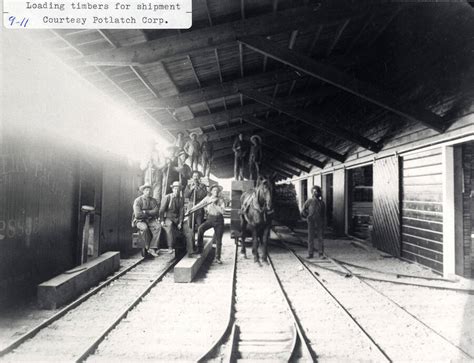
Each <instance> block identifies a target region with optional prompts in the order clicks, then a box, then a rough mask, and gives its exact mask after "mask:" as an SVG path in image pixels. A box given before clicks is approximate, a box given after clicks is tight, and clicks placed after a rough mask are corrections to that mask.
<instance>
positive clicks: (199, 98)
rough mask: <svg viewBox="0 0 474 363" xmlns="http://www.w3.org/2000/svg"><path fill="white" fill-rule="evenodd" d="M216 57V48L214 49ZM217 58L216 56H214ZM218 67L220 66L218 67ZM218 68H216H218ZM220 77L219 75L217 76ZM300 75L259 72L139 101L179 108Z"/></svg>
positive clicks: (155, 105) (280, 72)
mask: <svg viewBox="0 0 474 363" xmlns="http://www.w3.org/2000/svg"><path fill="white" fill-rule="evenodd" d="M216 57H217V50H216ZM216 60H217V58H216ZM219 68H220V67H219ZM219 68H218V69H219ZM219 78H221V75H220V76H219ZM300 78H301V76H299V75H298V74H296V72H294V71H283V72H282V71H281V70H280V71H274V72H266V73H261V74H259V75H255V76H248V77H244V78H240V79H235V80H233V81H228V82H223V83H220V82H216V83H215V84H214V85H210V86H207V87H202V88H198V89H194V90H191V91H186V92H181V93H179V94H177V95H176V96H169V97H162V98H160V99H159V100H150V101H147V102H141V103H140V105H141V106H142V107H144V108H155V109H168V108H179V107H184V106H189V105H193V104H196V103H201V102H205V101H212V100H215V99H217V98H222V97H226V96H231V95H235V94H237V91H238V88H239V87H249V86H252V87H264V86H267V85H271V84H274V83H275V82H276V83H283V82H287V81H293V80H296V79H300Z"/></svg>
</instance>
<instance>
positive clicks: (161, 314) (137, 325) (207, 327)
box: [88, 233, 235, 362]
mask: <svg viewBox="0 0 474 363" xmlns="http://www.w3.org/2000/svg"><path fill="white" fill-rule="evenodd" d="M234 256H235V247H234V243H233V240H230V238H229V235H228V234H227V233H226V234H225V235H224V238H223V249H222V262H223V264H222V265H217V264H215V263H212V264H211V260H208V262H207V263H206V264H205V265H204V266H203V267H202V268H201V271H200V272H199V273H198V275H197V276H196V278H195V280H194V281H193V282H192V283H175V282H174V280H173V274H172V273H169V274H167V275H166V276H165V277H164V278H163V280H162V281H161V282H160V283H158V284H157V285H156V286H155V287H154V288H153V289H152V290H151V291H150V292H149V294H148V295H146V296H145V298H144V299H143V301H142V302H141V303H140V304H139V305H138V306H137V307H136V308H135V309H134V310H132V311H131V312H130V313H129V314H128V316H127V317H126V319H124V320H123V321H122V322H121V323H120V324H119V325H118V326H117V327H116V328H115V329H114V330H112V331H111V332H110V333H109V335H108V336H107V337H106V339H105V340H104V341H103V342H102V343H101V344H100V345H99V347H98V349H97V350H96V352H95V353H94V355H92V356H90V357H89V359H88V361H92V362H95V361H106V362H109V361H127V362H130V361H143V360H149V361H173V362H175V361H195V360H196V359H197V358H198V357H200V356H201V355H202V354H204V353H205V352H206V351H207V350H208V349H209V348H210V346H211V344H212V342H213V341H214V340H215V339H217V338H218V337H219V336H220V335H221V334H222V332H223V330H224V328H225V327H226V324H227V318H228V315H229V301H230V300H229V299H230V295H229V294H230V282H231V281H232V268H233V261H234Z"/></svg>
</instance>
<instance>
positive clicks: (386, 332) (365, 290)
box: [272, 233, 473, 361]
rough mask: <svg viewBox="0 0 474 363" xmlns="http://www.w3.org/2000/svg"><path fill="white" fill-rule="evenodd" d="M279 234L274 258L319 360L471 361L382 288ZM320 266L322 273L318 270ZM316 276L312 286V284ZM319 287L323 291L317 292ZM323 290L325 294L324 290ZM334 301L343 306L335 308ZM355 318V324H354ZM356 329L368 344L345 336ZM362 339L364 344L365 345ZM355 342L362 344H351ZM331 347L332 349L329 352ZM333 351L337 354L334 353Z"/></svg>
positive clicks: (465, 353) (469, 356)
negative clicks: (310, 255)
mask: <svg viewBox="0 0 474 363" xmlns="http://www.w3.org/2000/svg"><path fill="white" fill-rule="evenodd" d="M277 235H278V237H279V238H280V241H281V242H282V245H281V246H280V247H281V248H280V249H279V252H280V253H278V252H275V249H274V250H273V252H272V256H273V260H274V262H275V266H277V272H278V274H279V275H280V276H281V278H282V281H287V282H288V283H287V284H286V288H287V290H288V291H289V292H290V293H289V295H290V296H291V299H292V302H294V305H293V306H294V308H295V311H296V313H297V315H298V316H299V317H300V319H301V321H302V323H303V325H304V327H305V330H306V331H307V334H308V338H309V340H310V342H311V348H312V349H313V350H314V351H315V352H316V353H317V355H318V360H320V361H323V360H324V358H329V359H331V358H332V359H334V358H336V359H337V360H348V359H349V358H350V360H376V361H382V360H385V361H422V360H424V361H433V360H436V361H448V360H466V361H468V360H472V359H473V357H472V356H471V355H469V353H468V352H467V351H466V350H463V349H462V348H461V347H460V346H458V345H457V344H455V343H453V342H452V341H450V340H448V339H447V338H445V337H444V336H443V335H442V334H440V333H438V332H437V331H436V330H435V329H433V328H431V327H430V326H429V325H428V324H426V323H425V322H423V321H422V320H421V319H419V318H418V317H417V316H415V315H414V314H412V313H411V312H410V311H408V310H407V309H405V308H403V307H402V306H400V305H399V304H397V303H396V302H395V301H394V300H392V299H390V298H389V297H388V296H386V295H385V294H384V293H383V292H382V291H380V290H379V289H377V288H375V287H374V286H372V285H371V284H369V283H367V282H366V281H364V280H362V279H360V278H359V277H358V276H357V275H356V274H353V272H352V271H351V270H350V269H349V268H347V266H343V265H341V264H340V263H337V261H335V260H332V259H331V258H328V259H326V260H321V261H313V262H309V261H308V260H305V259H304V258H302V257H301V256H302V255H304V254H306V248H304V247H300V246H296V245H294V246H293V247H292V248H290V247H288V245H287V244H286V242H285V241H284V238H283V237H282V236H281V235H280V234H279V233H277ZM281 251H283V253H282V252H281ZM315 262H316V264H315ZM316 265H317V266H316ZM315 268H317V269H318V270H319V271H320V273H318V272H316V271H315ZM296 271H298V273H297V272H296ZM323 273H324V275H323ZM311 279H312V281H313V282H312V284H310V282H309V280H311ZM284 285H285V283H284ZM301 291H305V292H307V295H306V296H303V294H301ZM315 291H319V292H321V293H318V294H317V296H316V295H315V294H314V293H315ZM323 291H325V292H326V294H323V293H322V292H323ZM298 295H301V296H298ZM329 296H330V297H331V299H330V300H332V304H329V301H328V302H326V303H325V302H324V301H325V300H328V299H329ZM305 301H306V302H307V301H312V302H313V303H314V304H313V306H312V308H305V304H304V302H305ZM331 305H335V306H337V307H339V309H333V308H332V306H331ZM336 310H340V311H343V312H344V313H345V314H344V315H346V326H347V328H346V329H344V326H341V325H339V323H342V322H343V320H339V319H338V320H337V321H333V320H334V318H335V317H337V314H336ZM339 315H341V314H339ZM311 317H312V320H311ZM328 317H331V320H329V321H328ZM311 321H313V324H312V323H311ZM350 321H352V324H349V322H350ZM314 323H317V324H314ZM316 325H318V326H316ZM350 325H352V327H351V326H350ZM331 327H333V328H334V330H335V331H334V333H331V329H330V328H331ZM355 327H357V329H356V328H355ZM357 330H358V331H359V334H358V335H359V339H360V338H362V337H365V339H363V340H365V342H362V341H361V342H359V343H358V342H357V339H356V338H357V334H355V335H354V334H352V337H351V336H346V335H344V336H342V335H341V334H346V333H349V332H351V331H353V332H354V333H357ZM349 335H350V334H349ZM351 338H352V340H351ZM332 339H336V340H337V341H343V342H344V344H342V345H340V346H338V348H337V350H334V343H332V344H331V340H332ZM362 343H364V344H363V345H361V344H362ZM370 343H371V344H372V345H370ZM352 344H355V347H357V346H358V348H357V349H355V348H350V346H351V345H352ZM328 347H329V348H330V347H333V348H332V349H330V350H327V348H328ZM420 347H421V348H420ZM367 348H368V349H367ZM334 352H336V354H337V355H338V356H336V357H334V356H333V354H334ZM374 353H377V355H378V356H377V355H375V356H374Z"/></svg>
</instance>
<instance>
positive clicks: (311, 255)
mask: <svg viewBox="0 0 474 363" xmlns="http://www.w3.org/2000/svg"><path fill="white" fill-rule="evenodd" d="M313 257H314V256H313V254H312V253H309V254H308V256H306V258H313Z"/></svg>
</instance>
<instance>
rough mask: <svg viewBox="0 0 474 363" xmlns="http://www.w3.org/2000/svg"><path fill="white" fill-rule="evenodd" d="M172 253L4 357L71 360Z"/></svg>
mask: <svg viewBox="0 0 474 363" xmlns="http://www.w3.org/2000/svg"><path fill="white" fill-rule="evenodd" d="M172 258H173V256H172V255H165V256H162V257H160V258H157V259H155V260H151V261H145V262H143V263H142V264H140V265H138V266H137V267H135V268H133V269H132V270H131V271H129V272H127V273H126V274H125V275H124V276H122V277H120V278H119V279H117V280H116V281H113V282H112V283H110V285H108V286H106V287H104V288H103V289H102V290H100V292H99V293H97V294H95V295H93V296H91V297H90V298H89V299H87V300H86V301H85V302H83V303H82V304H81V305H79V306H78V307H76V308H75V309H73V310H71V311H69V312H68V313H67V314H66V315H64V316H63V317H62V318H60V319H59V320H57V321H55V322H54V323H52V324H51V325H49V326H47V327H46V328H44V329H43V330H41V331H40V332H39V333H38V334H36V335H35V336H34V337H33V338H31V339H29V340H27V341H26V342H25V343H23V344H22V345H20V346H19V347H18V348H16V349H15V350H14V351H13V352H12V353H10V354H7V355H5V356H4V357H2V358H0V361H19V360H20V361H71V360H75V359H77V358H78V357H79V356H80V354H82V353H83V352H84V350H85V349H86V348H87V347H88V346H89V345H90V344H92V343H93V342H94V341H95V339H97V337H99V336H100V334H101V333H102V331H103V330H104V329H105V328H107V327H108V326H110V324H111V323H112V322H113V321H114V320H115V319H116V317H117V316H118V314H120V313H121V312H122V311H124V309H126V307H127V306H128V305H129V304H130V303H131V302H132V301H134V300H135V299H136V298H137V297H138V295H139V294H140V292H141V291H142V290H143V289H144V288H145V287H146V286H147V285H148V284H149V283H150V281H151V280H153V279H154V278H155V277H156V276H157V275H159V273H160V272H161V271H163V270H164V269H165V268H166V267H167V266H168V265H169V263H170V261H171V259H172Z"/></svg>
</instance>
